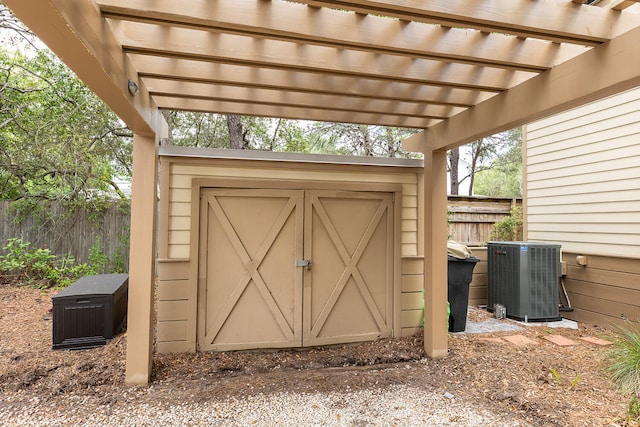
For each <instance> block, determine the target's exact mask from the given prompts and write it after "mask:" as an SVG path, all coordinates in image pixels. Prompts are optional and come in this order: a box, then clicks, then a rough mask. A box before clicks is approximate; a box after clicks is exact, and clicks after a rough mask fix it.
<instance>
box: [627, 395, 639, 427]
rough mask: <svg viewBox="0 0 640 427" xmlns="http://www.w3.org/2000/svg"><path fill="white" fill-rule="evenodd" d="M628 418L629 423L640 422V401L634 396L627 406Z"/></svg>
mask: <svg viewBox="0 0 640 427" xmlns="http://www.w3.org/2000/svg"><path fill="white" fill-rule="evenodd" d="M627 417H628V420H629V421H640V400H638V397H637V396H633V397H632V398H631V401H630V402H629V405H628V406H627Z"/></svg>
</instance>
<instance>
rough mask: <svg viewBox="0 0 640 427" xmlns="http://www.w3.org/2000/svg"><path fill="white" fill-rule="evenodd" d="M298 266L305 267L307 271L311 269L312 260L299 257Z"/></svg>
mask: <svg viewBox="0 0 640 427" xmlns="http://www.w3.org/2000/svg"><path fill="white" fill-rule="evenodd" d="M296 267H304V268H305V269H306V270H307V271H309V270H311V260H310V259H297V260H296Z"/></svg>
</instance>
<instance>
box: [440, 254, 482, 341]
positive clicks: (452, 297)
mask: <svg viewBox="0 0 640 427" xmlns="http://www.w3.org/2000/svg"><path fill="white" fill-rule="evenodd" d="M479 261H480V258H477V257H474V256H471V257H469V258H467V259H460V258H456V257H454V256H451V255H448V270H447V271H448V276H447V299H448V301H449V309H450V314H449V332H463V331H464V330H465V328H466V327H467V306H468V305H469V283H471V278H472V276H473V269H474V267H475V266H476V264H477V263H478V262H479Z"/></svg>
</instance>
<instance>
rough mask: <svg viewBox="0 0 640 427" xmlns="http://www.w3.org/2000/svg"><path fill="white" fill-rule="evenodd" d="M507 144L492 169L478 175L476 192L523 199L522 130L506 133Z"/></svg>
mask: <svg viewBox="0 0 640 427" xmlns="http://www.w3.org/2000/svg"><path fill="white" fill-rule="evenodd" d="M505 138H506V141H507V144H506V146H505V149H504V150H503V151H502V152H500V153H499V154H498V155H497V156H496V157H495V158H494V159H493V161H492V162H491V165H490V167H488V168H485V169H483V170H481V171H479V172H478V173H477V174H476V185H475V187H476V192H477V193H479V194H483V195H485V196H492V197H522V129H521V128H516V129H512V130H510V131H508V132H506V135H505Z"/></svg>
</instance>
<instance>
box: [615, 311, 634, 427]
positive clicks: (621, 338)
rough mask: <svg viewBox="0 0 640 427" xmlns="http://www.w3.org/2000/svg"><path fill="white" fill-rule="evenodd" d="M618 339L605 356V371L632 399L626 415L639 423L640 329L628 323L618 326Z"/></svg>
mask: <svg viewBox="0 0 640 427" xmlns="http://www.w3.org/2000/svg"><path fill="white" fill-rule="evenodd" d="M617 332H618V337H617V339H615V340H614V343H613V347H612V349H611V350H610V351H609V353H608V354H607V361H608V362H609V363H610V365H609V366H608V368H607V370H608V371H609V376H610V378H611V380H612V381H613V382H614V384H616V386H618V388H619V389H620V390H621V391H623V392H626V393H631V394H632V395H633V397H632V398H631V401H630V402H629V406H628V410H627V412H628V415H629V417H631V418H632V419H633V420H636V421H640V402H639V401H638V396H639V395H640V327H638V325H637V324H636V323H632V322H630V321H627V322H625V323H624V324H622V325H620V326H618V328H617Z"/></svg>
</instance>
